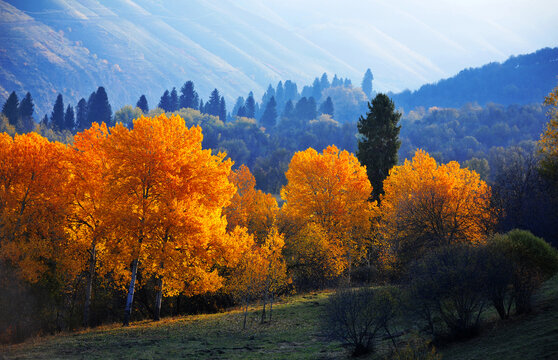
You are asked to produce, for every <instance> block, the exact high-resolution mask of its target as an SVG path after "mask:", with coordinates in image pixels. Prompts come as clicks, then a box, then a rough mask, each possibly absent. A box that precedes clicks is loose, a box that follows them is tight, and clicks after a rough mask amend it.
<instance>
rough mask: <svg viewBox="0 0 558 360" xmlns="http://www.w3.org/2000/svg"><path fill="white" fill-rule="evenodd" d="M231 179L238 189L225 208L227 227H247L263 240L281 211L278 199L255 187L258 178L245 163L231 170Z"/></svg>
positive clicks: (259, 239)
mask: <svg viewBox="0 0 558 360" xmlns="http://www.w3.org/2000/svg"><path fill="white" fill-rule="evenodd" d="M229 180H230V181H231V182H232V183H233V184H234V185H235V186H236V187H237V191H236V193H235V194H234V195H233V197H232V199H231V202H230V204H229V205H228V206H227V207H226V208H225V209H224V214H225V215H226V217H227V221H228V225H227V228H228V229H229V230H230V229H234V228H235V227H236V226H242V227H246V228H247V229H248V232H249V233H250V234H253V235H254V236H255V237H256V239H258V241H259V242H262V241H263V240H264V238H265V236H266V235H267V233H268V232H269V231H270V229H271V226H272V225H273V223H274V221H275V217H276V216H277V213H278V211H279V207H278V206H277V201H276V200H275V198H274V197H273V196H272V195H270V194H265V193H263V192H262V191H261V190H256V189H255V186H256V179H255V178H254V176H253V175H252V174H251V173H250V170H249V169H248V167H246V166H245V165H241V166H240V167H239V168H238V170H236V171H233V172H231V174H230V176H229Z"/></svg>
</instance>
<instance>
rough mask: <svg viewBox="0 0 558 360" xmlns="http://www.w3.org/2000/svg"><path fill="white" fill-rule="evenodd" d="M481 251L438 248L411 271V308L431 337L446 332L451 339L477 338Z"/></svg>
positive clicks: (482, 286) (463, 247)
mask: <svg viewBox="0 0 558 360" xmlns="http://www.w3.org/2000/svg"><path fill="white" fill-rule="evenodd" d="M481 250H482V249H481V248H477V247H472V246H466V245H454V246H451V247H444V248H439V249H437V250H435V251H434V252H432V253H430V254H429V255H427V256H425V257H424V258H422V259H421V260H419V261H418V262H416V263H415V264H414V265H413V266H412V267H411V269H410V283H409V291H410V294H409V299H411V301H413V304H412V305H411V306H412V307H413V308H414V310H415V312H416V313H417V314H418V315H419V316H421V317H422V318H424V319H425V320H426V321H427V323H428V326H429V329H430V332H431V333H432V334H433V335H437V336H439V335H443V334H444V330H446V329H447V330H449V336H450V337H451V338H468V337H471V336H474V335H476V334H477V332H478V330H479V326H480V316H481V314H482V312H483V310H484V309H485V307H486V302H487V301H486V292H485V284H484V278H483V274H484V263H483V260H482V258H483V257H482V253H481ZM440 324H441V325H445V327H446V329H443V328H440Z"/></svg>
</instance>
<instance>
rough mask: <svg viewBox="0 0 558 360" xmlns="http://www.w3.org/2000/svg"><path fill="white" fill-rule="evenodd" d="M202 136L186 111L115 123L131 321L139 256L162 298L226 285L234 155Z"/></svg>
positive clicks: (114, 179)
mask: <svg viewBox="0 0 558 360" xmlns="http://www.w3.org/2000/svg"><path fill="white" fill-rule="evenodd" d="M202 138H203V136H202V132H201V128H200V127H192V128H190V129H188V128H187V127H186V126H185V124H184V120H183V119H182V118H180V117H179V116H171V117H169V118H167V116H166V115H165V114H162V115H159V116H157V117H154V118H148V117H141V118H139V119H137V120H135V121H134V126H133V130H129V129H127V128H125V127H124V126H123V125H121V124H118V125H116V126H115V127H113V128H111V129H110V135H109V136H108V141H107V142H106V144H107V145H106V147H105V152H106V154H107V158H108V161H109V167H110V171H111V175H110V178H109V180H110V192H111V198H112V204H113V206H112V208H111V212H112V217H113V219H114V220H115V221H116V224H115V225H114V226H115V227H116V228H117V231H118V232H119V233H120V234H121V238H120V241H119V244H118V245H117V246H115V248H118V249H119V251H120V254H121V257H122V259H121V260H122V262H124V263H131V264H132V267H131V274H130V285H129V290H128V297H127V301H126V309H125V314H124V315H125V318H124V324H125V325H127V324H128V323H129V320H130V314H131V309H132V301H133V296H134V289H135V281H136V275H137V270H138V266H139V265H140V263H141V264H142V268H143V269H145V271H146V272H147V273H148V274H151V275H152V276H155V277H156V279H157V281H158V293H159V294H158V297H159V300H158V301H159V302H160V298H161V297H162V295H165V294H174V293H176V292H177V291H184V290H185V287H186V288H187V289H188V290H189V291H190V292H191V293H192V292H203V291H208V290H213V289H215V288H217V287H218V286H220V277H219V274H217V271H216V270H214V265H215V263H216V262H217V261H218V259H216V257H217V254H219V253H222V252H224V250H222V249H221V247H222V246H225V245H228V244H225V243H226V241H224V239H225V237H224V236H221V235H223V234H224V233H225V231H224V230H225V226H226V221H225V219H224V218H223V217H222V215H221V211H222V208H223V207H224V206H226V205H227V204H228V202H229V200H230V198H231V197H232V195H233V193H234V186H233V185H232V184H231V183H230V182H229V181H228V175H229V172H230V168H231V165H232V162H231V161H230V160H225V154H222V153H220V154H217V155H213V154H212V153H211V150H203V149H202V146H201V142H202ZM163 280H165V281H163ZM185 284H186V285H185Z"/></svg>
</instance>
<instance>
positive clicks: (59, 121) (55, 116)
mask: <svg viewBox="0 0 558 360" xmlns="http://www.w3.org/2000/svg"><path fill="white" fill-rule="evenodd" d="M50 126H52V128H53V129H54V130H57V131H62V130H64V100H63V99H62V94H58V96H57V97H56V101H55V102H54V106H53V108H52V113H51V114H50Z"/></svg>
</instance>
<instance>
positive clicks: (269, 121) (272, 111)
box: [260, 96, 277, 130]
mask: <svg viewBox="0 0 558 360" xmlns="http://www.w3.org/2000/svg"><path fill="white" fill-rule="evenodd" d="M260 123H261V124H262V125H263V126H264V127H265V128H266V129H268V130H269V129H271V128H273V127H274V126H275V124H276V123H277V103H276V102H275V97H273V96H272V97H271V99H269V101H268V103H267V105H266V107H265V110H264V113H263V115H262V117H261V119H260Z"/></svg>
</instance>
